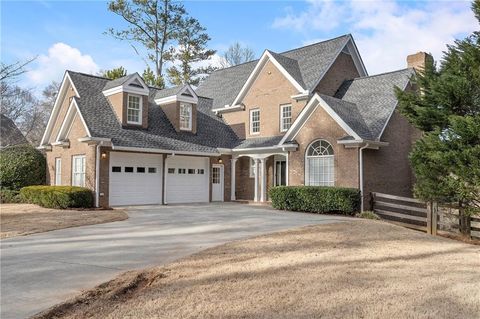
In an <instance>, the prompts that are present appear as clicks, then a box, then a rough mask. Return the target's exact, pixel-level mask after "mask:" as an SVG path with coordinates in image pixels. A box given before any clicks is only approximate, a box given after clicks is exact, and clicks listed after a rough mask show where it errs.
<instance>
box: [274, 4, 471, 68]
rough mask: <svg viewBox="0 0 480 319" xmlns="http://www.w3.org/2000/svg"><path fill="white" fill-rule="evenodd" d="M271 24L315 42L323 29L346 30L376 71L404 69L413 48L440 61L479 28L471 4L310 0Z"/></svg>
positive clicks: (323, 32) (307, 40) (323, 36)
mask: <svg viewBox="0 0 480 319" xmlns="http://www.w3.org/2000/svg"><path fill="white" fill-rule="evenodd" d="M289 10H291V9H289ZM321 17H328V19H324V18H321ZM331 21H335V22H333V23H332V22H331ZM339 22H341V23H342V24H341V25H339V24H338V23H339ZM326 24H330V26H331V27H326V26H325V25H326ZM273 26H274V27H276V28H285V29H294V30H296V31H297V32H300V33H303V34H304V37H305V40H304V42H305V43H311V42H314V41H312V40H311V39H313V38H315V39H317V38H322V39H325V38H328V37H329V36H330V34H328V35H327V34H325V32H326V31H332V30H333V31H335V30H337V29H339V28H342V29H343V30H345V29H347V30H349V32H351V33H352V34H353V36H354V38H355V41H356V43H357V46H358V48H359V50H360V53H361V55H362V58H363V60H364V62H365V64H366V66H367V70H369V73H370V74H375V73H379V72H384V71H390V70H394V69H399V68H404V67H405V66H406V62H405V58H406V56H407V55H408V54H411V53H415V52H417V51H426V52H430V53H432V54H433V55H434V57H435V59H436V60H438V59H440V58H441V56H442V51H444V50H445V49H446V44H447V43H448V44H451V43H453V40H454V39H455V38H457V37H463V36H464V35H465V34H469V33H471V32H472V31H474V30H476V29H478V22H477V21H476V19H475V18H474V15H473V13H472V12H471V10H470V3H469V2H458V1H457V2H453V1H436V2H421V3H420V4H416V3H413V2H396V1H352V0H350V1H345V2H332V1H320V0H318V1H315V0H311V1H309V4H308V7H307V9H306V10H305V11H303V12H299V13H296V14H295V13H293V12H288V13H287V14H286V15H285V16H284V17H281V18H277V19H276V20H275V21H274V22H273ZM319 34H320V35H321V37H319V36H318V35H319Z"/></svg>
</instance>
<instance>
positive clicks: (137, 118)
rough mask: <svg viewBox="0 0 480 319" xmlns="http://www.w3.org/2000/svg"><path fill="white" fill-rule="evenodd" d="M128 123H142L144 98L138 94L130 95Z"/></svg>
mask: <svg viewBox="0 0 480 319" xmlns="http://www.w3.org/2000/svg"><path fill="white" fill-rule="evenodd" d="M127 123H128V124H142V98H141V97H140V96H138V95H128V103H127Z"/></svg>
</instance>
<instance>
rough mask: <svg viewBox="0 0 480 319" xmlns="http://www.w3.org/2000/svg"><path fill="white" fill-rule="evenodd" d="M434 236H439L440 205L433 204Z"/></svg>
mask: <svg viewBox="0 0 480 319" xmlns="http://www.w3.org/2000/svg"><path fill="white" fill-rule="evenodd" d="M431 223H432V235H434V236H436V235H437V225H438V203H437V202H432V221H431Z"/></svg>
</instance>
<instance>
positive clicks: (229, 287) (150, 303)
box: [36, 220, 480, 318]
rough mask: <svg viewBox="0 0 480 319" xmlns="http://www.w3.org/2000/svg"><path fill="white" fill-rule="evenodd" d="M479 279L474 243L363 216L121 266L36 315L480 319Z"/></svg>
mask: <svg viewBox="0 0 480 319" xmlns="http://www.w3.org/2000/svg"><path fill="white" fill-rule="evenodd" d="M479 283H480V247H479V246H475V245H469V244H466V243H462V242H458V241H454V240H450V239H446V238H441V237H433V236H428V235H426V234H423V233H420V232H416V231H413V230H408V229H405V228H402V227H399V226H395V225H391V224H387V223H384V222H381V221H370V220H363V221H356V222H344V223H336V224H327V225H318V226H308V227H303V228H299V229H294V230H290V231H286V232H280V233H273V234H269V235H265V236H260V237H256V238H252V239H248V240H241V241H236V242H232V243H229V244H226V245H222V246H218V247H215V248H212V249H207V250H204V251H202V252H200V253H198V254H195V255H192V256H190V257H188V258H184V259H181V260H178V261H177V262H174V263H171V264H169V265H167V266H164V267H157V268H150V269H146V270H141V271H131V272H127V273H125V274H123V275H121V276H119V277H117V278H116V279H114V280H112V281H110V282H107V283H104V284H102V285H100V286H98V287H96V288H94V289H92V290H90V291H86V292H84V293H83V294H81V295H79V296H77V297H76V298H74V299H72V300H69V301H67V302H65V303H63V304H60V305H58V306H55V307H53V308H51V309H49V310H47V311H45V312H44V313H42V314H39V315H37V317H36V318H479V314H480V298H479V296H480V285H479Z"/></svg>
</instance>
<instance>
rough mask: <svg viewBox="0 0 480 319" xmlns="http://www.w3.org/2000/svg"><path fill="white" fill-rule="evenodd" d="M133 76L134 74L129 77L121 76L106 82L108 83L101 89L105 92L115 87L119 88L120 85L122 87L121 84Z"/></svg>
mask: <svg viewBox="0 0 480 319" xmlns="http://www.w3.org/2000/svg"><path fill="white" fill-rule="evenodd" d="M135 75H136V73H132V74H129V75H125V76H122V77H121V78H118V79H115V80H111V81H108V82H107V83H106V84H105V87H104V88H103V90H105V91H106V90H108V89H113V88H115V87H117V86H120V85H122V84H123V83H125V82H127V81H128V80H130V79H131V78H133V77H134V76H135Z"/></svg>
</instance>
